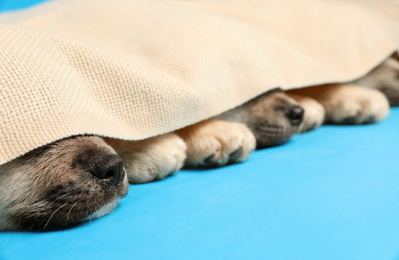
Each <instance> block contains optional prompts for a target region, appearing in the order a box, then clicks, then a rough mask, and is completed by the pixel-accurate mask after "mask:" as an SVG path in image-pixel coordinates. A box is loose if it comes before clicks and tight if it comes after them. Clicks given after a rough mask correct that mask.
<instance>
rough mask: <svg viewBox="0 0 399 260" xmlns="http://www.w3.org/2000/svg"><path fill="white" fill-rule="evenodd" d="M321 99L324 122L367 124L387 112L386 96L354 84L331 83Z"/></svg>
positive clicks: (382, 116)
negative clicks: (324, 112) (324, 114)
mask: <svg viewBox="0 0 399 260" xmlns="http://www.w3.org/2000/svg"><path fill="white" fill-rule="evenodd" d="M327 94H329V95H327V96H326V99H325V100H323V102H324V104H323V105H324V108H325V110H326V123H330V124H346V125H348V124H369V123H375V122H378V121H380V120H382V119H383V118H384V117H385V116H387V115H388V113H389V103H388V100H387V98H386V97H385V96H384V95H383V94H382V93H381V92H380V91H378V90H375V89H368V88H363V87H358V86H354V85H333V86H332V87H330V88H329V89H328V92H327Z"/></svg>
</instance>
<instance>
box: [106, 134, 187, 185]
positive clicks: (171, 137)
mask: <svg viewBox="0 0 399 260" xmlns="http://www.w3.org/2000/svg"><path fill="white" fill-rule="evenodd" d="M107 142H108V143H109V144H110V145H111V146H112V147H113V148H114V149H115V150H116V151H117V152H118V154H119V155H120V156H121V157H122V159H123V161H124V163H125V168H126V171H127V176H128V179H129V182H130V183H147V182H151V181H156V180H162V179H164V178H166V177H168V176H170V175H172V174H174V173H175V172H177V171H178V170H180V168H181V167H182V166H183V163H184V160H185V158H186V144H185V143H184V141H183V140H182V139H181V138H180V137H178V136H177V135H176V134H174V133H168V134H164V135H160V136H156V137H152V138H148V139H145V140H141V141H134V142H132V141H123V140H112V141H110V140H108V139H107Z"/></svg>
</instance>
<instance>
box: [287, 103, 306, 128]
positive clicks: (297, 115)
mask: <svg viewBox="0 0 399 260" xmlns="http://www.w3.org/2000/svg"><path fill="white" fill-rule="evenodd" d="M285 114H286V116H287V117H288V118H289V119H290V120H291V124H293V125H299V124H300V123H302V120H303V114H304V110H303V108H302V107H300V106H297V105H295V106H292V107H290V108H289V109H288V110H287V111H286V113H285Z"/></svg>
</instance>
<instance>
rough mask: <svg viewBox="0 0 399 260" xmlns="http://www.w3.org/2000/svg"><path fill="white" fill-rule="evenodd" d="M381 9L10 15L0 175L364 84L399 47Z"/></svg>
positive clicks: (6, 19) (136, 7)
mask: <svg viewBox="0 0 399 260" xmlns="http://www.w3.org/2000/svg"><path fill="white" fill-rule="evenodd" d="M359 2H360V4H359ZM378 3H379V5H378V8H376V7H375V1H374V2H373V1H367V0H364V1H360V0H354V1H339V0H336V1H333V0H330V1H328V0H325V1H316V0H281V1H275V0H259V1H256V0H226V1H224V0H212V1H211V0H209V1H208V0H199V1H177V0H176V1H171V0H142V1H140V0H113V1H109V0H58V1H53V2H49V3H46V4H43V5H40V6H37V7H34V8H33V9H29V10H27V11H20V12H17V13H8V14H3V15H1V16H0V90H1V92H0V164H2V163H5V162H7V161H9V160H12V159H13V158H15V157H17V156H20V155H22V154H24V153H26V152H28V151H30V150H32V149H34V148H37V147H39V146H42V145H44V144H47V143H50V142H53V141H55V140H58V139H61V138H64V137H68V136H73V135H78V134H96V135H100V136H109V137H115V138H121V139H129V140H138V139H144V138H148V137H151V136H155V135H158V134H162V133H165V132H169V131H173V130H175V129H178V128H181V127H184V126H187V125H189V124H193V123H195V122H198V121H201V120H204V119H206V118H209V117H211V116H214V115H216V114H218V113H221V112H223V111H226V110H228V109H231V108H233V107H235V106H238V105H240V104H242V103H243V102H245V101H247V100H249V99H251V98H253V97H255V96H256V95H259V94H261V93H262V92H265V91H267V90H270V89H272V88H275V87H281V88H283V89H290V88H297V87H303V86H310V85H316V84H322V83H330V82H345V81H350V80H352V79H355V78H357V77H360V76H362V75H364V74H365V73H367V72H368V71H369V70H370V69H372V68H373V67H375V66H376V65H378V64H379V63H380V62H381V61H382V60H384V59H385V58H386V57H388V56H389V55H391V54H392V53H393V52H395V50H396V49H397V46H398V42H399V41H398V40H399V36H398V26H397V24H399V23H398V22H399V19H398V15H397V14H398V12H397V10H398V6H397V4H395V3H394V2H391V1H378ZM395 22H396V23H395Z"/></svg>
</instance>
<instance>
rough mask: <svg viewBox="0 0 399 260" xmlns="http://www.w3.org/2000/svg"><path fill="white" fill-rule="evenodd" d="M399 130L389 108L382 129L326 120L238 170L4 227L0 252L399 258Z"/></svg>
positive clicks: (198, 174) (9, 4) (17, 4)
mask: <svg viewBox="0 0 399 260" xmlns="http://www.w3.org/2000/svg"><path fill="white" fill-rule="evenodd" d="M34 2H39V1H35V0H30V1H15V0H7V1H5V0H0V10H3V11H4V10H7V9H13V8H21V7H24V6H29V5H31V4H33V3H34ZM0 51H1V50H0ZM0 62H1V61H0ZM398 129H399V109H393V110H392V113H391V115H390V116H389V117H388V118H387V119H386V120H384V121H383V122H382V123H380V124H376V125H367V126H356V127H350V126H347V127H337V126H323V127H322V128H320V129H318V130H316V131H313V132H310V133H306V134H302V135H299V136H295V137H294V138H293V140H292V141H291V142H290V143H288V144H286V145H283V146H280V147H275V148H271V149H266V150H262V151H257V152H255V153H253V154H252V155H251V156H250V158H249V160H248V161H247V162H245V163H242V164H239V165H232V166H228V167H224V168H220V169H214V170H198V171H188V170H184V171H181V172H180V173H178V174H177V175H176V176H174V177H172V178H169V179H167V180H164V181H161V182H156V183H151V184H145V185H134V186H130V193H129V195H128V196H127V197H126V198H125V199H123V200H122V201H121V204H120V206H119V207H118V208H117V209H116V211H114V212H113V213H112V214H110V215H108V216H106V217H104V218H101V219H99V220H96V221H93V222H91V223H86V224H83V225H81V226H79V227H77V228H73V229H69V230H65V231H59V232H48V233H20V232H3V233H1V232H0V259H7V260H8V259H39V258H41V259H117V258H119V259H184V260H186V259H334V260H337V259H339V260H344V259H378V260H382V259H399V160H398V144H399V141H398V139H399V138H398Z"/></svg>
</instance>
